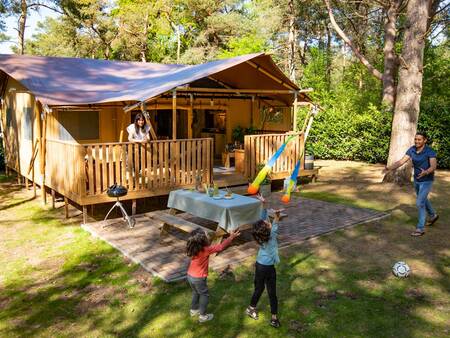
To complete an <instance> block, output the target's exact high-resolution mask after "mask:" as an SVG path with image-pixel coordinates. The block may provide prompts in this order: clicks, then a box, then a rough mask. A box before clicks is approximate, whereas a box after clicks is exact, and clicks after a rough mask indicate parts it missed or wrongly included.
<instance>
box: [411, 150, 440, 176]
mask: <svg viewBox="0 0 450 338" xmlns="http://www.w3.org/2000/svg"><path fill="white" fill-rule="evenodd" d="M406 155H408V156H409V157H411V160H412V163H413V166H414V181H415V182H427V181H433V180H434V172H433V173H431V174H429V175H425V176H424V177H421V178H418V177H417V176H418V175H419V174H420V173H421V171H422V170H421V169H423V170H427V169H428V168H430V158H436V152H435V151H434V150H433V149H431V148H430V147H428V146H427V145H425V147H424V148H423V150H422V151H421V152H420V153H417V150H416V147H415V146H412V147H411V148H409V149H408V151H407V152H406Z"/></svg>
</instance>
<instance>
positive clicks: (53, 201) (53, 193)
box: [51, 189, 55, 209]
mask: <svg viewBox="0 0 450 338" xmlns="http://www.w3.org/2000/svg"><path fill="white" fill-rule="evenodd" d="M51 193H52V209H55V190H53V189H51Z"/></svg>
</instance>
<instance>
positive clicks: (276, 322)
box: [270, 318, 281, 328]
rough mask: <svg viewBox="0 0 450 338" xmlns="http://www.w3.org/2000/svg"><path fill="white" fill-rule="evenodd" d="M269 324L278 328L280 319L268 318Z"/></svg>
mask: <svg viewBox="0 0 450 338" xmlns="http://www.w3.org/2000/svg"><path fill="white" fill-rule="evenodd" d="M270 325H272V326H273V327H276V328H279V327H280V326H281V324H280V321H279V320H278V318H276V319H273V318H272V319H271V320H270Z"/></svg>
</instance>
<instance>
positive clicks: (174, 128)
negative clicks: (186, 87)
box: [172, 90, 177, 140]
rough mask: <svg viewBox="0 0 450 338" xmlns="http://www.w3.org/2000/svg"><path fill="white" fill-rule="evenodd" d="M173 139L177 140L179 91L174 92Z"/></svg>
mask: <svg viewBox="0 0 450 338" xmlns="http://www.w3.org/2000/svg"><path fill="white" fill-rule="evenodd" d="M172 139H174V140H176V139H177V91H176V90H174V91H172Z"/></svg>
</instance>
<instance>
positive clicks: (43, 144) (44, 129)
mask: <svg viewBox="0 0 450 338" xmlns="http://www.w3.org/2000/svg"><path fill="white" fill-rule="evenodd" d="M46 137H47V116H46V114H44V120H43V121H42V135H41V142H39V143H40V145H41V176H42V201H43V203H44V204H47V192H46V189H45V153H46V143H47V140H46Z"/></svg>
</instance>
